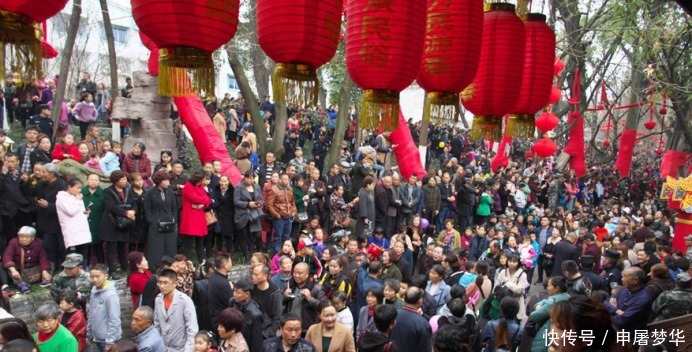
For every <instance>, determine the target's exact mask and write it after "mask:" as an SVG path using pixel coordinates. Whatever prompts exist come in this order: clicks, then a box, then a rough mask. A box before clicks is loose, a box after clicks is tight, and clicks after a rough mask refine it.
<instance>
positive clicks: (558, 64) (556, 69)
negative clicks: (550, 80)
mask: <svg viewBox="0 0 692 352" xmlns="http://www.w3.org/2000/svg"><path fill="white" fill-rule="evenodd" d="M564 69H565V62H564V61H562V60H560V58H559V57H556V58H555V63H554V64H553V75H555V76H557V75H559V74H560V72H562V70H564Z"/></svg>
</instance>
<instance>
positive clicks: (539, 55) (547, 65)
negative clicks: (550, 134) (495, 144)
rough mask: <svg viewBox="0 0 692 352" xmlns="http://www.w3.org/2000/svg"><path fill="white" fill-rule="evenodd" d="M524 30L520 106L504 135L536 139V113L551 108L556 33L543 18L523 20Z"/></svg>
mask: <svg viewBox="0 0 692 352" xmlns="http://www.w3.org/2000/svg"><path fill="white" fill-rule="evenodd" d="M523 18H524V29H525V39H524V40H525V43H526V46H525V53H524V70H523V71H522V80H521V89H520V90H519V98H518V99H517V104H516V105H515V106H514V108H513V109H512V113H511V114H510V115H509V120H508V122H507V126H506V127H505V134H507V136H509V137H516V138H533V136H534V133H535V132H534V127H535V121H534V117H535V115H536V112H537V111H538V110H540V109H541V108H542V107H544V106H545V105H546V104H548V100H549V98H550V93H551V91H552V87H553V61H554V59H555V33H554V32H553V30H552V29H550V27H548V25H547V24H546V23H545V20H546V17H545V15H542V14H537V13H530V14H528V15H525V16H523Z"/></svg>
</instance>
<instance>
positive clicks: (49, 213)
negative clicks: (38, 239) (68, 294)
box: [29, 164, 66, 268]
mask: <svg viewBox="0 0 692 352" xmlns="http://www.w3.org/2000/svg"><path fill="white" fill-rule="evenodd" d="M65 189H66V186H65V181H63V180H62V179H61V178H60V174H59V173H58V168H57V167H56V166H55V165H54V164H46V165H44V166H43V176H42V179H41V181H39V182H38V183H37V184H36V186H35V187H33V192H31V191H29V194H30V195H31V196H34V197H36V205H37V208H36V230H38V233H39V234H42V235H43V242H44V246H45V248H46V256H47V257H48V260H50V262H51V263H53V267H55V268H57V267H58V266H59V265H60V264H61V263H62V262H63V261H64V260H65V242H64V240H63V237H62V231H61V229H60V222H59V221H58V212H57V210H56V208H55V200H56V197H57V195H58V192H60V191H63V190H65Z"/></svg>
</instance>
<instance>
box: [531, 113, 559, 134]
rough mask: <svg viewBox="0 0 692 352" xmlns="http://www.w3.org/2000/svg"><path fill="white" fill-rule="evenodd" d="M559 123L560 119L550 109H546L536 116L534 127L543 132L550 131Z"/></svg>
mask: <svg viewBox="0 0 692 352" xmlns="http://www.w3.org/2000/svg"><path fill="white" fill-rule="evenodd" d="M559 124H560V119H558V118H557V116H555V114H553V113H552V112H550V111H546V112H544V113H542V114H540V115H539V116H538V118H536V127H538V129H539V130H541V131H543V132H548V131H552V130H554V129H555V127H557V126H558V125H559Z"/></svg>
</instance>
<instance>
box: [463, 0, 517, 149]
mask: <svg viewBox="0 0 692 352" xmlns="http://www.w3.org/2000/svg"><path fill="white" fill-rule="evenodd" d="M484 10H485V13H484V15H483V17H484V19H483V44H482V45H481V63H480V66H479V67H478V73H476V77H475V78H474V79H473V83H471V84H470V85H469V86H468V87H466V89H464V91H463V92H462V93H461V99H462V103H463V104H464V107H466V108H467V109H468V110H469V111H471V112H472V113H473V114H474V115H476V116H474V118H473V126H472V129H471V139H473V140H481V139H491V140H496V141H499V140H500V139H501V137H502V116H504V115H505V114H507V113H509V112H510V111H511V110H512V108H514V106H515V105H516V103H517V99H518V98H519V91H520V90H521V78H522V74H521V73H522V70H523V68H524V47H525V40H524V33H525V30H524V23H523V22H522V21H521V20H520V19H519V17H517V15H516V14H515V13H514V5H512V4H507V3H490V4H485V5H484Z"/></svg>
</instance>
